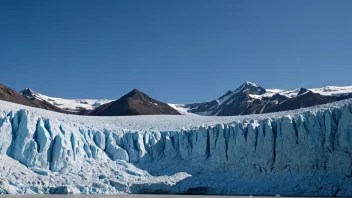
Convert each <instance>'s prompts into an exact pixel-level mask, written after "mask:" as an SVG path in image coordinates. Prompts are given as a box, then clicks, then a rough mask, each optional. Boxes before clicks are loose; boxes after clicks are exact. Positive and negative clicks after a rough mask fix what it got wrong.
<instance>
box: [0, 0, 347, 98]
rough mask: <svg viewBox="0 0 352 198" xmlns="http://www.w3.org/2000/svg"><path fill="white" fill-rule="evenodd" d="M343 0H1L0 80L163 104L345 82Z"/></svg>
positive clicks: (54, 91)
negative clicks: (254, 87)
mask: <svg viewBox="0 0 352 198" xmlns="http://www.w3.org/2000/svg"><path fill="white" fill-rule="evenodd" d="M351 10H352V1H351V0H339V1H333V0H330V1H326V0H295V1H283V0H276V1H274V0H265V1H263V0H256V1H254V0H241V1H240V0H220V1H219V0H213V1H209V0H192V1H189V0H167V1H165V0H160V1H154V0H150V1H145V0H140V1H137V0H129V1H123V0H121V1H116V0H104V1H98V0H96V1H91V0H75V1H71V0H60V1H59V0H57V1H55V0H53V1H45V0H41V1H37V0H31V1H26V0H22V1H18V0H2V1H0V83H3V84H5V85H7V86H9V87H11V88H13V89H15V90H18V91H20V90H22V89H24V88H26V87H29V88H32V89H33V90H35V91H37V92H39V93H42V94H45V95H49V96H55V97H63V98H71V99H75V98H82V99H87V98H106V99H117V98H120V97H121V96H122V95H124V94H126V93H127V92H129V91H130V90H132V89H133V88H137V89H139V90H141V91H143V92H145V93H147V94H148V95H150V96H151V97H153V98H155V99H157V100H160V101H164V102H169V103H193V102H202V101H209V100H213V99H216V98H218V97H219V96H221V95H222V94H224V93H226V91H227V90H234V89H236V88H237V87H238V86H240V85H241V84H242V83H243V82H244V81H250V82H254V83H257V84H258V85H260V86H262V87H264V88H280V89H293V88H298V87H307V88H315V87H322V86H327V85H336V86H347V85H352V75H351V74H352V12H351Z"/></svg>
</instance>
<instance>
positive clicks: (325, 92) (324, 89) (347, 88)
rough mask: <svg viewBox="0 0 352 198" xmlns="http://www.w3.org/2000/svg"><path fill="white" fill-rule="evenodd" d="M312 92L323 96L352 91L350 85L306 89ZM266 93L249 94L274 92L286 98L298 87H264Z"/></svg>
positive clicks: (270, 93) (272, 93)
mask: <svg viewBox="0 0 352 198" xmlns="http://www.w3.org/2000/svg"><path fill="white" fill-rule="evenodd" d="M308 90H310V91H312V92H314V93H318V94H321V95H324V96H339V95H344V94H350V93H352V86H341V87H338V86H326V87H322V88H312V89H308ZM266 91H267V92H266V93H265V94H262V95H251V97H252V98H262V97H272V96H273V95H274V94H280V95H283V96H286V97H288V98H293V97H296V96H297V94H298V92H299V91H300V89H292V90H282V89H266Z"/></svg>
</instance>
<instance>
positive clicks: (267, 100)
mask: <svg viewBox="0 0 352 198" xmlns="http://www.w3.org/2000/svg"><path fill="white" fill-rule="evenodd" d="M20 93H21V94H22V95H23V96H26V97H27V99H31V100H33V99H37V100H42V101H43V102H44V101H46V102H47V103H50V104H51V105H53V106H56V107H58V108H60V109H62V110H63V111H68V112H69V113H73V114H78V115H99V116H104V114H100V113H97V112H99V111H102V108H103V107H101V106H102V105H104V104H107V103H111V102H114V101H116V100H106V99H102V100H93V99H76V100H73V99H72V100H70V99H62V98H54V97H49V96H46V95H43V94H40V93H38V92H35V91H33V90H31V89H30V88H26V89H24V90H22V91H21V92H20ZM131 93H135V94H136V96H135V99H137V100H140V99H141V98H143V97H137V95H138V94H139V93H143V92H140V91H139V90H137V89H133V90H132V91H131V92H129V93H127V94H126V95H128V94H131ZM143 94H144V93H143ZM145 95H146V94H145ZM148 97H149V96H148ZM148 97H145V99H147V100H148V101H149V103H150V102H151V104H152V103H154V102H153V101H154V99H153V101H152V100H151V99H152V98H151V97H149V98H148ZM351 97H352V86H344V87H337V86H326V87H322V88H313V89H307V88H303V87H301V88H297V89H293V90H281V89H265V88H263V87H261V86H259V85H257V84H255V83H252V82H248V81H246V82H244V83H243V84H241V85H240V86H239V87H238V88H237V89H235V90H228V91H227V92H226V93H225V94H224V95H222V96H220V97H218V98H217V99H215V100H211V101H209V102H200V103H190V104H168V106H171V107H172V108H173V109H174V110H176V111H178V112H179V113H181V114H196V115H202V116H234V115H248V114H261V113H270V112H276V111H285V110H293V109H297V108H304V107H310V106H315V105H319V104H326V103H330V102H334V101H339V100H343V99H347V98H351ZM132 98H133V97H132ZM150 98H151V99H150ZM158 102H160V101H158ZM126 104H129V103H128V102H127V101H126V103H124V105H126ZM164 104H166V103H164ZM133 105H137V106H138V108H137V109H139V110H141V109H144V110H143V111H142V112H139V113H138V111H136V110H135V109H134V108H130V109H129V111H126V112H125V114H126V115H144V114H153V113H152V112H153V111H154V113H156V112H159V113H161V114H163V113H166V114H169V113H171V112H172V113H175V112H173V110H170V109H169V110H168V111H161V110H160V109H159V110H156V109H155V105H154V106H151V105H147V106H146V105H142V106H141V105H140V104H138V103H133ZM133 105H132V106H133ZM143 106H144V107H143ZM163 106H164V108H168V107H166V106H165V105H163ZM99 107H100V108H99ZM105 107H106V106H105ZM105 107H104V108H105ZM98 108H99V109H98ZM120 108H125V107H123V105H122V106H120V107H117V106H116V104H115V107H114V109H115V111H118V109H120ZM148 108H149V109H148ZM97 109H98V110H97ZM125 109H126V108H125ZM127 109H128V108H127ZM105 112H107V111H105ZM107 115H123V114H121V112H120V113H115V114H114V113H112V112H110V113H108V114H107Z"/></svg>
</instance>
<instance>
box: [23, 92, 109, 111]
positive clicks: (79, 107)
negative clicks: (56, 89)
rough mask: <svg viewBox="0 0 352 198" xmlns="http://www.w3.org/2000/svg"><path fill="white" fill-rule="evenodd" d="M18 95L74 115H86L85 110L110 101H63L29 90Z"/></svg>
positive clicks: (62, 99)
mask: <svg viewBox="0 0 352 198" xmlns="http://www.w3.org/2000/svg"><path fill="white" fill-rule="evenodd" d="M20 93H21V94H22V95H23V96H25V97H27V98H35V99H37V100H41V101H46V102H48V103H50V104H52V105H54V106H56V107H58V108H60V109H63V110H65V111H69V112H72V113H75V114H83V115H84V114H86V113H84V112H85V111H86V110H87V111H90V110H93V109H95V108H96V107H98V106H100V105H103V104H106V103H109V102H111V101H112V100H106V99H98V100H96V99H64V98H56V97H50V96H46V95H44V94H40V93H38V92H35V91H33V90H31V89H30V88H26V89H24V90H22V91H20Z"/></svg>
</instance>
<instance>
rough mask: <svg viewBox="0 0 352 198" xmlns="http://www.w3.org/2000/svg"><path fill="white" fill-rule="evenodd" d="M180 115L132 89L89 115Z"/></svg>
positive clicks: (166, 105) (164, 104)
mask: <svg viewBox="0 0 352 198" xmlns="http://www.w3.org/2000/svg"><path fill="white" fill-rule="evenodd" d="M153 114H165V115H180V113H179V112H178V111H177V110H175V109H174V108H172V107H170V106H169V105H168V104H166V103H163V102H160V101H157V100H155V99H153V98H151V97H149V96H148V95H147V94H145V93H143V92H141V91H139V90H137V89H133V90H132V91H131V92H129V93H128V94H126V95H124V96H122V97H121V98H120V99H118V100H116V101H112V102H109V103H106V104H103V105H101V106H99V107H97V108H96V109H94V110H93V111H92V112H91V113H90V114H89V115H93V116H124V115H153Z"/></svg>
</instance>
